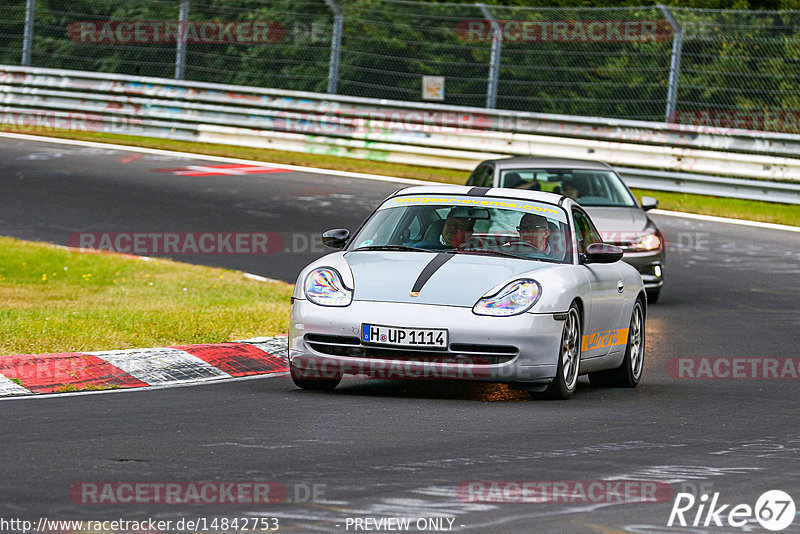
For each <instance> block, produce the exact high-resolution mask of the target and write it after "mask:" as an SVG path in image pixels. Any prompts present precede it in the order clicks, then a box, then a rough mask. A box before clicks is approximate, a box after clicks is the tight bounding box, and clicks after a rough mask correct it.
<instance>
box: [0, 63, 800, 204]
mask: <svg viewBox="0 0 800 534" xmlns="http://www.w3.org/2000/svg"><path fill="white" fill-rule="evenodd" d="M0 103H2V106H1V107H0V122H3V123H6V125H9V124H11V123H13V124H16V125H17V126H22V127H24V128H20V129H24V130H25V131H30V130H31V129H43V130H46V129H47V128H55V127H57V128H66V129H73V130H90V131H103V132H109V133H121V134H127V135H141V136H151V137H163V138H177V139H184V140H194V141H199V142H208V143H225V144H233V145H244V146H252V147H259V148H271V149H278V150H287V151H297V152H309V153H325V154H332V155H337V156H344V157H354V158H362V159H372V160H380V161H389V162H397V163H408V164H417V165H426V166H432V167H442V168H450V169H464V170H469V169H472V168H473V167H474V166H475V164H476V163H477V162H478V161H481V160H484V159H490V158H497V157H502V156H503V155H545V156H556V157H575V158H582V159H592V160H602V161H607V162H608V163H610V164H612V165H615V166H617V167H618V168H619V169H620V171H621V174H622V175H623V177H624V178H625V179H626V180H627V181H628V183H629V184H630V185H632V186H634V187H646V188H650V189H658V190H663V191H681V192H693V193H701V194H711V195H717V196H728V197H734V198H747V199H757V200H766V201H773V202H789V203H795V204H800V136H798V135H791V134H779V133H764V132H751V131H745V130H727V129H719V128H707V127H688V126H677V125H672V126H671V125H668V124H662V123H648V122H641V121H621V120H614V119H598V118H590V117H568V116H558V115H544V114H534V113H520V112H509V111H495V110H487V109H480V108H464V107H454V106H441V105H433V104H419V103H409V102H397V101H385V100H375V99H359V98H354V97H346V96H336V95H329V94H318V93H302V92H294V91H283V90H275V89H260V88H254V87H243V86H232V85H222V84H209V83H202V82H184V81H181V82H176V81H175V80H167V79H160V78H145V77H132V76H124V75H115V74H102V73H92V72H82V71H61V70H53V69H40V68H25V67H0ZM720 175H722V176H720ZM775 180H778V181H775Z"/></svg>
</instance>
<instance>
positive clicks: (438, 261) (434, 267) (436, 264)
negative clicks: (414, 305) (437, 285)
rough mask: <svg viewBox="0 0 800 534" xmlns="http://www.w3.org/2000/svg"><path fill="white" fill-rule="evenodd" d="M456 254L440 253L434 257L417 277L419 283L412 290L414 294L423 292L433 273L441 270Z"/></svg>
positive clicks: (415, 283)
mask: <svg viewBox="0 0 800 534" xmlns="http://www.w3.org/2000/svg"><path fill="white" fill-rule="evenodd" d="M453 256H454V254H446V253H444V252H440V253H438V254H437V255H436V256H434V257H433V259H432V260H431V261H429V262H428V265H426V266H425V268H424V269H422V272H421V273H419V276H418V277H417V281H416V282H414V287H412V288H411V292H412V293H419V292H420V291H421V290H422V287H423V286H424V285H425V284H426V283H427V281H428V280H430V279H431V276H433V273H435V272H436V271H438V270H439V268H441V266H442V265H444V264H445V263H447V262H448V261H450V259H452V258H453Z"/></svg>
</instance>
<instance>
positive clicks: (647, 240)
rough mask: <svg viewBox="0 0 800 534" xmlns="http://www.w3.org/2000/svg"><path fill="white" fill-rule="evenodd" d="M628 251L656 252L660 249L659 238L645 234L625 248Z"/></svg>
mask: <svg viewBox="0 0 800 534" xmlns="http://www.w3.org/2000/svg"><path fill="white" fill-rule="evenodd" d="M625 248H627V249H628V250H630V251H631V252H646V251H649V250H658V249H660V248H661V237H660V236H659V235H658V234H656V233H652V234H646V235H643V236H641V237H637V238H636V239H634V240H633V241H631V244H630V245H628V246H627V247H625Z"/></svg>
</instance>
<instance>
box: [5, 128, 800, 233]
mask: <svg viewBox="0 0 800 534" xmlns="http://www.w3.org/2000/svg"><path fill="white" fill-rule="evenodd" d="M0 137H8V138H11V139H21V140H27V141H38V142H43V143H57V144H64V145H73V146H85V147H92V148H106V149H109V150H123V151H126V152H140V153H143V154H158V155H162V156H173V157H183V158H191V159H204V160H208V161H220V162H224V163H244V164H247V165H260V166H265V167H273V168H281V169H288V170H292V171H301V172H310V173H315V174H326V175H332V176H344V177H347V178H361V179H363V180H376V181H380V182H394V183H399V184H409V185H446V184H442V183H441V182H429V181H425V180H413V179H411V178H395V177H392V176H382V175H379V174H367V173H361V172H350V171H337V170H333V169H318V168H316V167H303V166H300V165H282V164H280V163H270V162H266V161H256V160H250V159H239V158H228V157H223V156H206V155H203V154H195V153H191V152H176V151H172V150H161V149H157V148H142V147H135V146H125V145H116V144H111V143H97V142H93V141H78V140H75V139H58V138H55V137H42V136H38V135H27V134H15V133H9V132H0ZM651 213H654V214H658V215H667V216H670V217H683V218H685V219H696V220H700V221H708V222H718V223H724V224H740V225H744V226H753V227H756V228H764V229H769V230H786V231H789V232H800V227H798V226H788V225H783V224H772V223H762V222H757V221H747V220H744V219H729V218H726V217H715V216H712V215H699V214H694V213H683V212H678V211H667V210H653V211H652V212H651Z"/></svg>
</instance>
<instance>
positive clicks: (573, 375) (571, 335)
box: [534, 304, 581, 399]
mask: <svg viewBox="0 0 800 534" xmlns="http://www.w3.org/2000/svg"><path fill="white" fill-rule="evenodd" d="M580 364H581V316H580V313H578V307H577V306H576V305H575V304H573V305H572V306H570V308H569V313H567V318H566V319H565V320H564V329H563V330H562V332H561V345H560V350H559V355H558V366H557V368H556V376H555V378H553V381H552V382H550V385H549V386H547V389H546V390H544V391H543V392H541V393H536V394H534V395H535V396H536V397H537V398H543V399H568V398H570V397H572V394H573V393H575V386H576V385H577V384H578V373H579V371H580Z"/></svg>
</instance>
